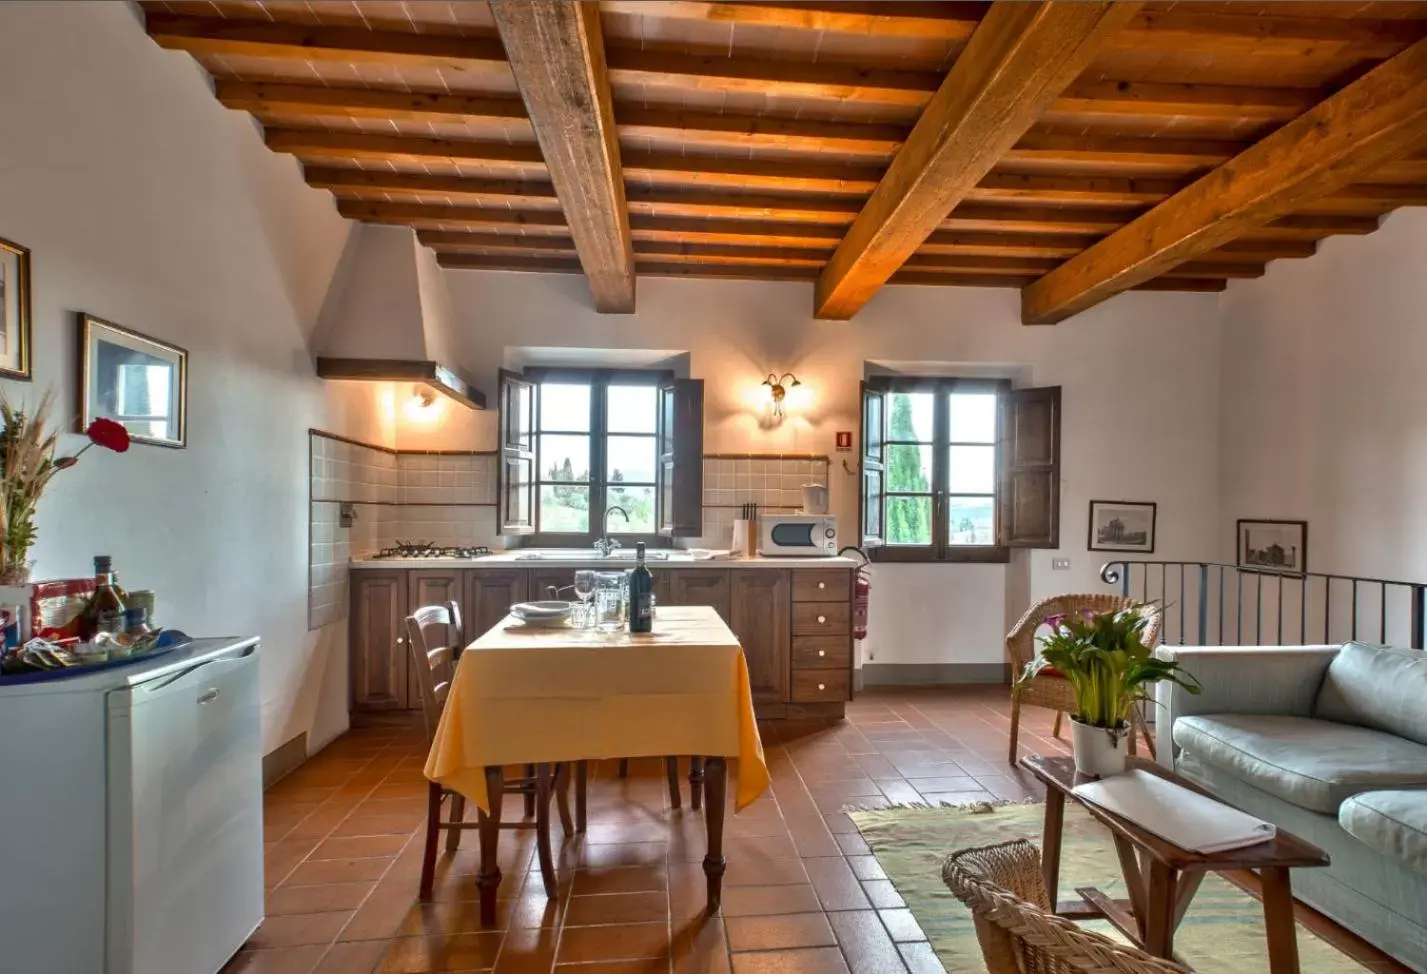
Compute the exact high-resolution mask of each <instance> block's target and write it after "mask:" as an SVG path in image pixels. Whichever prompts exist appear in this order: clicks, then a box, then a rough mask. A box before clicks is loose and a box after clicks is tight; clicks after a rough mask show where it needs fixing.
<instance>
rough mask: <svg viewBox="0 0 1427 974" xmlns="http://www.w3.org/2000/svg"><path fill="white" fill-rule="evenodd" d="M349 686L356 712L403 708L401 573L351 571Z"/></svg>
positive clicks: (404, 661)
mask: <svg viewBox="0 0 1427 974" xmlns="http://www.w3.org/2000/svg"><path fill="white" fill-rule="evenodd" d="M351 575H352V612H351V626H352V628H351V638H350V640H349V643H348V652H349V654H350V661H351V662H350V667H351V669H350V680H351V693H352V707H353V709H356V710H402V709H405V708H406V706H407V669H408V667H407V657H406V654H407V649H406V584H407V582H406V573H405V572H391V573H384V572H372V571H365V570H361V571H353V572H352V573H351Z"/></svg>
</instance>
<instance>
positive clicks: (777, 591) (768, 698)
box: [728, 568, 792, 703]
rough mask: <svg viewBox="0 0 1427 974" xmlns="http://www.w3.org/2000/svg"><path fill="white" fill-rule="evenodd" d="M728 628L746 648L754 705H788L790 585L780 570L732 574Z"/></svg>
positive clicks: (765, 569)
mask: <svg viewBox="0 0 1427 974" xmlns="http://www.w3.org/2000/svg"><path fill="white" fill-rule="evenodd" d="M728 574H729V582H730V584H729V588H730V599H729V602H730V604H729V610H730V612H729V616H730V618H729V628H730V629H732V630H733V632H734V635H736V636H738V641H739V642H740V643H742V644H743V655H744V657H745V658H747V660H748V678H749V682H750V683H751V684H752V688H753V700H754V702H755V703H786V702H787V700H788V654H789V650H790V647H791V643H792V631H791V625H790V620H789V611H788V605H789V599H790V594H791V593H790V585H789V582H788V573H787V571H786V570H784V569H781V568H738V569H733V570H731V571H730V572H729V573H728Z"/></svg>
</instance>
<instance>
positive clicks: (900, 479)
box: [887, 444, 933, 494]
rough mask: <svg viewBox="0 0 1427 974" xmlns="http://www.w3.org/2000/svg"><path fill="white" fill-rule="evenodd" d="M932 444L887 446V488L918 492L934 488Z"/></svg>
mask: <svg viewBox="0 0 1427 974" xmlns="http://www.w3.org/2000/svg"><path fill="white" fill-rule="evenodd" d="M932 449H933V448H932V446H931V444H923V445H917V446H911V445H902V446H898V445H895V444H894V445H892V446H889V447H887V489H888V490H890V491H894V492H900V491H905V492H907V493H911V494H916V493H921V492H922V491H928V490H931V489H932Z"/></svg>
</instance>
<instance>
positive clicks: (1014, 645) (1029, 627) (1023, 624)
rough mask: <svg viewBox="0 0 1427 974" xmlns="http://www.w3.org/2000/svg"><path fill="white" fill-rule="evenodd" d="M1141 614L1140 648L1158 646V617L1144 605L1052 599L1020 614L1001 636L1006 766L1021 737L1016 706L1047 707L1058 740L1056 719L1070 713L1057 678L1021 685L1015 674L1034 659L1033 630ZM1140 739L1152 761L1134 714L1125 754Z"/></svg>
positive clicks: (1119, 598) (1122, 599)
mask: <svg viewBox="0 0 1427 974" xmlns="http://www.w3.org/2000/svg"><path fill="white" fill-rule="evenodd" d="M1136 607H1138V608H1141V609H1142V610H1143V611H1144V612H1146V613H1149V614H1150V621H1149V625H1147V626H1146V627H1145V632H1144V641H1145V645H1146V646H1153V645H1154V644H1155V643H1157V642H1159V627H1160V622H1161V621H1162V620H1163V618H1164V616H1163V615H1162V613H1161V612H1160V611H1159V608H1158V607H1157V606H1153V605H1147V604H1145V603H1143V602H1138V601H1136V600H1135V599H1131V598H1128V597H1126V596H1123V595H1052V596H1050V597H1049V598H1045V599H1041V600H1040V601H1039V602H1037V603H1036V604H1035V605H1033V606H1031V607H1030V608H1029V609H1027V610H1026V614H1025V615H1023V616H1021V620H1020V621H1019V622H1017V623H1016V625H1015V627H1014V628H1012V629H1011V632H1010V633H1009V634H1008V635H1007V636H1006V654H1007V655H1008V656H1010V658H1011V758H1010V761H1011V764H1013V765H1014V764H1015V763H1016V758H1017V757H1018V752H1017V748H1018V745H1019V742H1020V733H1021V705H1022V704H1029V705H1030V706H1033V707H1049V708H1050V709H1051V710H1054V711H1055V712H1056V713H1055V729H1054V731H1052V733H1054V734H1055V736H1057V737H1059V736H1060V722H1061V717H1062V716H1063V715H1065V714H1067V713H1074V711H1075V688H1074V687H1072V686H1071V684H1070V681H1069V680H1067V679H1065V677H1063V676H1059V675H1057V674H1052V673H1041V674H1040V675H1039V676H1037V677H1036V678H1035V679H1033V680H1031V681H1029V682H1027V683H1022V682H1021V679H1020V677H1021V673H1022V672H1023V671H1024V670H1025V668H1026V664H1027V663H1029V662H1030V661H1031V660H1032V659H1034V658H1035V655H1036V630H1037V629H1038V628H1040V626H1041V624H1042V623H1043V622H1045V620H1046V617H1047V616H1053V615H1074V614H1075V613H1078V612H1081V611H1082V610H1089V611H1091V612H1119V611H1120V610H1121V609H1133V608H1136ZM1137 732H1138V733H1139V734H1142V735H1144V739H1145V746H1146V747H1147V748H1148V749H1149V752H1150V756H1151V757H1153V756H1154V753H1155V750H1154V741H1153V740H1152V739H1151V738H1150V733H1149V728H1148V727H1146V726H1145V722H1144V718H1143V717H1142V716H1140V713H1139V711H1138V710H1136V711H1135V713H1134V716H1133V718H1132V719H1131V722H1130V753H1131V754H1134V753H1135V736H1136V733H1137Z"/></svg>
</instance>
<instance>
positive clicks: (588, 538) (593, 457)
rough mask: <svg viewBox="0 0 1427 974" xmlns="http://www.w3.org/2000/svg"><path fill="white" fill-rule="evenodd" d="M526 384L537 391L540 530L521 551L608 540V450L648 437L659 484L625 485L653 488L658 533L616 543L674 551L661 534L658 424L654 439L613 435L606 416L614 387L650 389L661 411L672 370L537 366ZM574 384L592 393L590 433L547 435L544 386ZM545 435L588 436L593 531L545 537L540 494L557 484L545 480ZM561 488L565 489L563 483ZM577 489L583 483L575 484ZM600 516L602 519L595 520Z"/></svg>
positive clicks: (535, 506)
mask: <svg viewBox="0 0 1427 974" xmlns="http://www.w3.org/2000/svg"><path fill="white" fill-rule="evenodd" d="M521 375H522V378H524V379H525V380H526V381H527V382H530V383H532V384H533V385H534V387H535V395H534V399H533V403H532V411H533V417H532V419H533V426H532V436H533V439H534V443H533V444H532V446H533V448H534V454H535V466H534V471H535V474H536V476H535V480H534V497H533V498H532V510H533V520H534V522H535V530H534V531H532V532H530V533H528V534H523V535H520V536H519V537H518V539H516V546H517V547H527V548H585V547H591V546H593V545H594V543H595V542H596V541H598V540H599V539H601V538H603V537H604V517H605V513H606V510H607V507H608V494H609V483H608V477H609V473H608V462H607V461H608V448H609V437H610V436H611V435H614V436H643V437H648V438H649V440H650V442H651V443H653V445H654V463H655V480H654V481H652V482H645V481H639V482H633V481H630V482H626V484H627V486H630V487H649V488H652V489H653V493H654V509H653V513H654V531H652V532H649V533H635V532H629V531H618V530H615V531H611V533H610V536H611V537H612V538H617V539H618V540H619V542H620V544H621V545H623V546H624V547H626V548H633V547H634V545H635V544H636V543H639V542H643V543H644V546H645V547H646V548H650V549H654V548H669V547H672V545H673V539H672V538H671V537H668V536H666V535H662V534H660V533H658V529H659V524H660V515H661V510H660V508H661V505H662V503H663V497H662V493H663V492H662V491H661V490H660V485H659V483H658V464H659V431H658V425H657V423H656V428H655V430H654V432H651V433H621V432H615V433H613V434H611V432H610V430H609V417H608V415H607V408H608V402H607V394H606V390H608V389H609V387H610V386H613V385H631V386H633V385H637V386H647V387H648V388H650V389H651V390H653V391H654V394H655V402H656V408H657V404H658V394H659V389H660V388H661V387H662V386H663V385H665V384H667V383H668V382H670V381H672V380H673V378H674V373H673V372H672V371H670V370H667V369H599V368H560V367H546V366H532V367H530V368H527V369H525V370H524V371H523V372H522V373H521ZM547 382H548V383H552V384H553V383H569V384H583V385H588V386H589V387H590V428H589V430H588V432H586V431H584V430H546V429H544V428H543V427H541V425H540V394H541V388H540V387H541V386H542V385H543V384H545V383H547ZM545 435H557V436H558V435H566V436H586V435H588V436H589V439H590V479H589V481H588V482H587V489H588V490H589V514H590V530H589V531H588V532H577V531H545V530H543V529H542V527H541V524H540V488H541V487H544V486H549V485H550V484H552V483H556V481H550V480H546V479H544V478H543V476H542V473H543V469H544V461H543V458H542V456H541V451H540V438H541V436H545ZM559 483H563V481H560V482H559ZM575 483H576V484H577V485H578V483H579V482H578V481H576V482H575ZM596 511H598V512H599V516H598V517H596Z"/></svg>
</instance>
